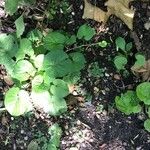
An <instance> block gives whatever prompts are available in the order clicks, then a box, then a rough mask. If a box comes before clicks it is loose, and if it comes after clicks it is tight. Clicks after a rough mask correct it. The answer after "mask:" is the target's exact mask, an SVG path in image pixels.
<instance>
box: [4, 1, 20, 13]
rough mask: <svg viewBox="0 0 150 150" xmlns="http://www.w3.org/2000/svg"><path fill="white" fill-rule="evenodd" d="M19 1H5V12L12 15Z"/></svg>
mask: <svg viewBox="0 0 150 150" xmlns="http://www.w3.org/2000/svg"><path fill="white" fill-rule="evenodd" d="M19 1H20V0H13V2H12V0H5V10H6V12H7V13H8V14H10V15H13V14H14V13H15V12H16V11H17V7H18V3H19Z"/></svg>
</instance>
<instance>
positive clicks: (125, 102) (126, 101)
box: [115, 91, 141, 115]
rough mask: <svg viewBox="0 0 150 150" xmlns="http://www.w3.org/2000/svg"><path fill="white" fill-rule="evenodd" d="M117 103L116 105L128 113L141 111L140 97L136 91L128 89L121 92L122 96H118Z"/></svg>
mask: <svg viewBox="0 0 150 150" xmlns="http://www.w3.org/2000/svg"><path fill="white" fill-rule="evenodd" d="M115 103H116V107H117V108H118V109H119V110H120V111H122V112H124V113H125V114H126V115H130V114H131V113H138V112H140V111H141V106H140V105H139V99H138V97H137V96H136V93H135V92H134V91H127V92H126V93H124V94H121V97H119V96H116V98H115Z"/></svg>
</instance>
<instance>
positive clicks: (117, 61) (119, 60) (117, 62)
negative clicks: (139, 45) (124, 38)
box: [114, 55, 128, 71]
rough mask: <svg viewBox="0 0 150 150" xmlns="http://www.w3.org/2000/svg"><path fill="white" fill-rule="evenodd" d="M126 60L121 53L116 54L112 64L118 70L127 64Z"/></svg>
mask: <svg viewBox="0 0 150 150" xmlns="http://www.w3.org/2000/svg"><path fill="white" fill-rule="evenodd" d="M127 62H128V60H127V58H126V57H124V56H122V55H118V56H116V57H115V58H114V64H115V66H116V68H117V70H119V71H120V70H124V69H125V65H126V64H127Z"/></svg>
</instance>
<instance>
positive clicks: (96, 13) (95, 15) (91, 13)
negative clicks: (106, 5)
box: [82, 0, 109, 23]
mask: <svg viewBox="0 0 150 150" xmlns="http://www.w3.org/2000/svg"><path fill="white" fill-rule="evenodd" d="M84 5H85V6H84V14H83V16H82V18H83V19H86V18H88V19H93V20H95V21H98V22H104V23H105V22H106V21H107V19H108V18H109V16H108V15H107V13H106V12H104V11H103V10H101V9H100V8H98V7H96V6H93V5H92V4H90V3H89V2H88V1H87V0H84Z"/></svg>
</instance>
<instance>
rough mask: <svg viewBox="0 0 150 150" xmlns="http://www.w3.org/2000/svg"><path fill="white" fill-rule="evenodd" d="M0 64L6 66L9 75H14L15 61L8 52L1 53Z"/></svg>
mask: <svg viewBox="0 0 150 150" xmlns="http://www.w3.org/2000/svg"><path fill="white" fill-rule="evenodd" d="M0 64H1V65H4V66H5V68H6V70H7V73H8V74H9V75H12V73H13V68H14V64H15V61H14V60H13V59H11V57H10V56H9V55H8V54H7V53H0Z"/></svg>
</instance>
